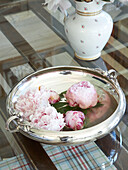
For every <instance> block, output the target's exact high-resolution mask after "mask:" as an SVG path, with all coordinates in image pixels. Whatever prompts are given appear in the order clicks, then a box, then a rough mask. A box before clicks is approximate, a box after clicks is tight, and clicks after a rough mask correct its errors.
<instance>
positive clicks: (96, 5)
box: [75, 0, 105, 15]
mask: <svg viewBox="0 0 128 170" xmlns="http://www.w3.org/2000/svg"><path fill="white" fill-rule="evenodd" d="M75 2H76V12H77V13H78V14H79V13H81V14H85V15H86V14H87V15H97V14H99V13H100V12H101V10H102V7H103V5H104V4H105V3H104V2H103V1H100V0H93V1H91V2H85V1H82V2H80V1H75Z"/></svg>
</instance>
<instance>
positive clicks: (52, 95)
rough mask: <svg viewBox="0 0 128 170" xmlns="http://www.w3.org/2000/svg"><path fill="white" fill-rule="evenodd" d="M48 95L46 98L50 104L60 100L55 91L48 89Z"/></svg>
mask: <svg viewBox="0 0 128 170" xmlns="http://www.w3.org/2000/svg"><path fill="white" fill-rule="evenodd" d="M49 94H50V97H49V99H48V101H49V103H50V104H54V103H56V102H58V101H59V100H60V96H59V94H57V93H56V92H55V91H52V90H50V91H49Z"/></svg>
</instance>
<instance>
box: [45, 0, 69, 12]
mask: <svg viewBox="0 0 128 170" xmlns="http://www.w3.org/2000/svg"><path fill="white" fill-rule="evenodd" d="M46 4H47V5H48V9H49V10H52V11H54V12H56V10H57V9H58V8H60V10H61V11H62V12H65V10H67V9H68V8H70V7H71V3H70V2H69V0H45V3H43V5H46Z"/></svg>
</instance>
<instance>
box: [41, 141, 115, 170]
mask: <svg viewBox="0 0 128 170" xmlns="http://www.w3.org/2000/svg"><path fill="white" fill-rule="evenodd" d="M42 146H43V148H44V149H45V151H46V153H47V154H48V155H49V157H50V159H51V160H52V161H53V163H54V164H55V166H56V168H57V169H58V170H71V169H74V170H77V169H78V170H80V169H81V170H92V169H95V170H116V169H117V168H116V167H115V166H114V165H112V164H111V162H110V161H109V159H108V158H107V157H106V156H105V154H104V153H103V152H102V151H101V150H100V149H99V148H98V146H97V145H96V144H95V143H94V142H90V143H88V144H84V145H77V146H50V145H42Z"/></svg>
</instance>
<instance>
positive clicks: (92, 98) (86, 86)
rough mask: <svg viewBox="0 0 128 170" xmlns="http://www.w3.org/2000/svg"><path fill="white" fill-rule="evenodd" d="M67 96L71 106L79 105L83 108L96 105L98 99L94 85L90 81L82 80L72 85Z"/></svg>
mask: <svg viewBox="0 0 128 170" xmlns="http://www.w3.org/2000/svg"><path fill="white" fill-rule="evenodd" d="M65 96H66V99H67V102H68V103H69V105H70V106H71V107H74V106H77V105H78V106H79V107H80V108H82V109H87V108H90V107H93V106H95V105H96V104H97V100H98V98H97V92H96V90H95V88H94V86H93V85H92V84H91V83H90V82H88V81H81V82H79V83H76V84H74V85H72V86H71V87H70V88H69V89H68V90H67V92H66V95H65Z"/></svg>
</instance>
